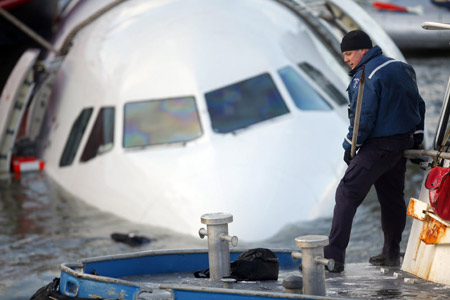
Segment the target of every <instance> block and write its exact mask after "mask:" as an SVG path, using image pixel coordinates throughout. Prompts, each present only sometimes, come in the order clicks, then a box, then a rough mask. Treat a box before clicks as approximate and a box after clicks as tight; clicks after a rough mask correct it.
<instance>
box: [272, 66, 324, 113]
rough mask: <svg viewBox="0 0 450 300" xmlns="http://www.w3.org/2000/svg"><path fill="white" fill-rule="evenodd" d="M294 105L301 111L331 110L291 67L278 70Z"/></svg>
mask: <svg viewBox="0 0 450 300" xmlns="http://www.w3.org/2000/svg"><path fill="white" fill-rule="evenodd" d="M278 74H280V76H281V79H282V80H283V82H284V84H285V85H286V88H287V89H288V91H289V94H290V95H291V97H292V100H294V103H295V105H296V106H297V107H298V108H300V109H301V110H331V106H330V104H328V102H326V101H325V100H324V99H323V98H322V97H321V96H320V95H319V94H318V93H317V92H316V91H315V90H314V89H313V87H312V86H311V85H309V84H308V83H307V82H306V81H305V80H304V79H303V78H302V77H301V76H300V74H299V73H297V72H296V71H295V70H294V68H292V67H289V66H288V67H284V68H282V69H280V70H278Z"/></svg>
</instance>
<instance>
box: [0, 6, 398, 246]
mask: <svg viewBox="0 0 450 300" xmlns="http://www.w3.org/2000/svg"><path fill="white" fill-rule="evenodd" d="M356 28H361V29H363V30H365V31H366V32H368V34H369V35H370V36H371V37H372V39H373V41H374V42H375V43H376V44H377V45H380V47H381V48H382V49H383V51H384V52H385V54H386V55H388V56H391V57H394V58H396V59H400V60H404V57H403V55H402V54H401V52H400V51H399V50H398V48H397V47H396V46H395V44H394V43H393V42H392V40H391V39H390V38H389V37H388V36H387V35H386V34H385V33H384V31H383V30H382V29H381V28H380V26H379V25H377V24H376V23H375V22H374V21H373V20H372V19H371V18H370V17H369V16H368V15H367V13H365V12H364V11H363V10H362V9H361V8H360V7H359V6H358V5H356V4H355V3H354V2H353V1H350V0H348V1H342V0H339V1H337V0H336V1H334V0H333V1H326V2H325V4H321V5H319V4H317V3H313V4H307V3H304V2H302V1H300V0H295V1H292V0H277V1H274V0H208V1H204V0H203V1H202V0H153V1H148V0H128V1H124V0H116V1H112V0H101V1H100V0H98V1H82V0H80V1H75V3H74V4H73V5H70V11H69V12H67V14H66V15H65V17H64V18H63V19H62V20H61V24H60V25H59V30H58V33H57V34H56V35H55V37H54V39H53V41H52V43H51V47H48V49H49V51H48V55H47V56H46V57H45V58H44V59H38V58H39V55H42V53H40V51H38V50H36V49H30V50H29V51H27V52H25V53H24V54H23V56H22V58H21V59H20V60H19V62H18V63H17V65H16V67H15V69H14V70H13V72H12V73H11V76H10V78H9V80H8V82H7V83H6V85H5V88H4V90H3V92H2V96H1V100H0V134H1V135H0V151H1V152H0V170H1V171H3V172H9V170H10V165H11V161H12V160H13V158H12V149H13V146H14V143H16V144H17V141H18V140H19V139H20V138H21V137H27V138H29V139H31V140H32V141H35V142H36V143H37V144H38V145H39V146H38V148H37V151H36V152H37V155H38V159H39V160H42V162H45V168H44V170H45V172H46V173H47V174H48V175H49V176H50V178H52V180H54V181H55V182H56V183H57V184H58V185H59V186H61V187H62V188H63V189H64V191H65V192H67V193H68V194H69V195H71V196H73V197H76V198H77V199H81V200H82V201H85V202H87V203H89V204H90V205H93V206H95V207H98V208H100V209H102V210H104V211H107V212H110V213H113V214H116V215H118V216H120V217H123V218H126V219H129V220H132V221H134V222H140V223H147V224H151V225H154V226H160V227H164V228H169V229H171V230H174V231H176V232H180V233H183V234H190V235H193V234H194V235H195V234H196V233H197V232H198V227H197V224H198V220H197V219H198V216H199V215H201V214H203V213H205V212H211V213H216V212H231V213H232V214H233V215H234V216H235V218H236V220H239V221H237V222H233V223H231V224H230V231H231V232H232V233H233V234H235V235H238V236H239V238H240V239H242V240H244V241H258V240H263V239H267V238H269V237H271V236H274V235H276V234H277V232H279V231H280V230H281V229H282V228H283V227H285V226H289V225H290V224H294V223H296V222H299V221H304V220H311V219H314V218H318V217H324V216H331V212H332V208H333V206H334V192H335V188H336V186H337V184H338V182H339V180H340V178H341V177H342V175H343V173H344V171H345V168H346V166H345V163H344V162H343V160H342V157H343V150H342V147H341V144H342V141H343V139H344V136H345V134H346V132H347V127H348V119H347V105H348V100H347V96H346V88H347V85H348V82H349V79H350V78H349V76H348V74H347V73H348V71H349V69H348V67H347V66H345V64H344V63H343V59H342V56H341V53H340V49H339V42H340V39H341V38H342V36H343V34H345V32H347V31H349V30H352V29H356ZM15 103H16V104H17V103H19V104H20V105H15ZM19 129H22V133H19ZM248 224H251V226H248Z"/></svg>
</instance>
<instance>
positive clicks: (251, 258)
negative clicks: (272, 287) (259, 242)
mask: <svg viewBox="0 0 450 300" xmlns="http://www.w3.org/2000/svg"><path fill="white" fill-rule="evenodd" d="M279 266H280V263H279V261H278V258H277V256H276V255H275V253H273V252H272V251H271V250H269V249H265V248H255V249H250V250H247V251H245V252H244V253H241V254H240V255H239V256H238V259H237V260H235V261H233V262H232V263H231V264H230V269H231V274H230V276H228V277H227V278H234V279H236V280H237V281H261V280H277V279H278V271H279ZM194 276H195V277H197V278H209V269H206V270H204V271H196V272H194Z"/></svg>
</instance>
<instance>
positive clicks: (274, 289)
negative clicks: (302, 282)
mask: <svg viewBox="0 0 450 300" xmlns="http://www.w3.org/2000/svg"><path fill="white" fill-rule="evenodd" d="M300 274H301V273H300V272H299V270H298V268H296V267H282V268H280V274H279V278H278V280H277V281H257V282H256V281H252V282H246V281H242V282H237V283H234V284H233V287H232V288H226V289H224V284H223V283H222V282H213V281H210V280H209V279H203V278H194V276H193V274H192V273H175V274H161V275H158V274H156V275H148V276H128V277H124V278H122V279H124V280H127V281H132V282H136V283H139V284H143V285H145V286H147V287H149V288H152V289H153V294H152V295H151V296H149V299H155V298H158V299H173V298H172V295H171V293H170V292H168V291H167V290H172V291H174V290H177V291H184V292H189V291H194V292H196V293H197V292H204V293H205V294H206V297H205V298H204V299H208V294H207V293H208V292H211V291H213V292H216V293H221V294H227V293H230V295H229V296H230V298H232V295H233V294H236V293H240V294H243V295H247V296H256V297H258V295H264V294H266V293H270V294H274V296H276V298H286V299H289V298H291V299H292V298H294V299H430V300H431V299H433V300H436V299H438V300H440V299H450V286H446V285H439V284H436V283H431V282H427V281H425V280H422V279H420V278H418V277H415V276H413V275H411V274H408V273H405V272H403V271H401V270H400V269H399V268H380V267H375V266H371V265H369V264H367V263H361V264H349V265H346V270H345V272H343V273H329V272H326V274H325V275H326V290H327V296H326V297H320V296H307V295H299V294H292V293H287V292H286V291H285V289H284V288H283V286H282V282H283V279H284V278H286V277H287V276H290V275H300ZM209 296H211V295H210V294H209ZM198 299H203V298H201V297H198ZM255 299H256V298H255Z"/></svg>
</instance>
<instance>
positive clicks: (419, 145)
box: [413, 133, 423, 149]
mask: <svg viewBox="0 0 450 300" xmlns="http://www.w3.org/2000/svg"><path fill="white" fill-rule="evenodd" d="M413 139H414V146H413V149H423V133H415V134H414V135H413Z"/></svg>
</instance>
